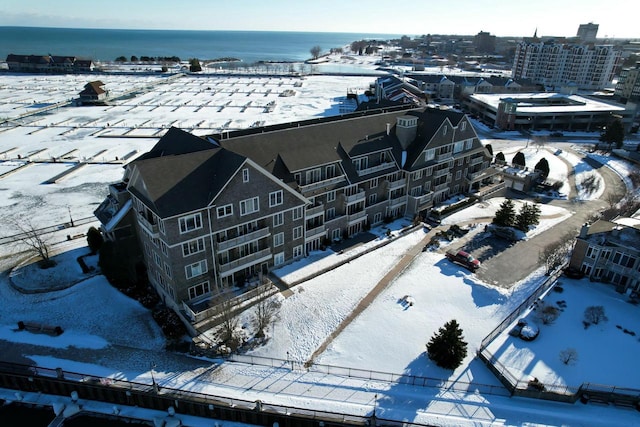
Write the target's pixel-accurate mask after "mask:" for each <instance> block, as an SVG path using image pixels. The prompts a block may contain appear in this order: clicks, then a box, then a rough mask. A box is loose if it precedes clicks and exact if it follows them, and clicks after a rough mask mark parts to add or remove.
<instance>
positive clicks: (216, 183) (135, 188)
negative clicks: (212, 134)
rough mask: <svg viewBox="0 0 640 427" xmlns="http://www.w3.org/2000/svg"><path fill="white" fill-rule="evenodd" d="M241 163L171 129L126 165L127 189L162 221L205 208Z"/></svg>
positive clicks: (214, 147) (232, 155)
mask: <svg viewBox="0 0 640 427" xmlns="http://www.w3.org/2000/svg"><path fill="white" fill-rule="evenodd" d="M196 140H199V141H201V142H202V143H200V142H199V141H196ZM183 142H184V143H185V144H184V145H183V144H182V143H183ZM245 160H246V158H245V157H243V156H240V155H238V154H236V153H233V152H230V151H228V150H225V149H223V148H220V147H216V146H215V145H213V144H211V143H209V142H206V141H204V140H202V139H200V138H198V137H195V136H193V135H191V134H189V133H187V132H184V131H180V130H178V129H175V128H172V129H171V130H170V131H169V132H167V134H166V135H165V136H164V137H162V139H161V140H160V141H159V142H158V143H157V144H156V145H155V146H154V147H153V148H152V149H151V151H150V152H148V153H146V154H145V155H144V156H142V157H140V158H139V159H137V160H135V161H134V162H133V163H132V164H131V165H130V166H129V168H131V169H132V171H133V173H131V174H130V175H129V176H130V177H131V178H130V179H131V181H130V182H129V187H128V189H129V191H131V193H133V194H134V195H136V196H137V197H139V198H140V199H141V200H143V201H144V202H145V204H146V205H147V206H149V208H150V209H151V210H153V211H154V212H155V213H156V214H157V215H158V216H160V217H161V218H166V217H169V216H173V215H177V214H179V213H182V212H189V211H193V210H196V209H201V208H203V207H205V206H207V205H208V204H209V203H210V202H211V201H212V200H213V198H214V197H215V196H216V195H217V194H218V193H219V192H220V190H222V188H223V187H224V185H226V183H227V182H228V181H229V179H230V178H231V177H232V176H233V175H234V174H235V173H236V172H237V170H238V169H239V168H240V166H241V165H242V164H243V163H244V162H245Z"/></svg>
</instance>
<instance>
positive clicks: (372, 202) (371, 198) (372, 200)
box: [369, 194, 378, 206]
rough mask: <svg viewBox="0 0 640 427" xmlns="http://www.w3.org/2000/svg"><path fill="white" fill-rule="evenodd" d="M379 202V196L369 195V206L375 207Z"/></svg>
mask: <svg viewBox="0 0 640 427" xmlns="http://www.w3.org/2000/svg"><path fill="white" fill-rule="evenodd" d="M377 201H378V195H377V194H370V195H369V206H371V205H375V204H376V202H377Z"/></svg>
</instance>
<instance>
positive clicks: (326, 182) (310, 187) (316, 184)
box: [300, 175, 346, 193]
mask: <svg viewBox="0 0 640 427" xmlns="http://www.w3.org/2000/svg"><path fill="white" fill-rule="evenodd" d="M345 179H346V178H345V176H344V175H339V176H336V177H333V178H329V179H325V180H322V181H318V182H314V183H311V184H307V185H301V186H300V191H302V192H303V193H306V192H308V191H314V190H317V189H318V188H322V187H327V186H329V185H334V184H338V183H340V182H342V181H344V180H345Z"/></svg>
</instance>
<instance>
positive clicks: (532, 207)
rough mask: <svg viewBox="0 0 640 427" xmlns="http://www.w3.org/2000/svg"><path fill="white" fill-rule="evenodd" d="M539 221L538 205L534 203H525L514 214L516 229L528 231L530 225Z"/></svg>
mask: <svg viewBox="0 0 640 427" xmlns="http://www.w3.org/2000/svg"><path fill="white" fill-rule="evenodd" d="M539 223H540V207H539V206H538V205H536V204H530V203H525V204H523V205H522V207H521V208H520V212H518V215H517V216H516V220H515V226H516V228H517V229H518V230H521V231H524V232H525V233H526V232H527V231H529V227H531V226H532V225H534V226H535V225H538V224H539Z"/></svg>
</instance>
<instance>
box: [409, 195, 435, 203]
mask: <svg viewBox="0 0 640 427" xmlns="http://www.w3.org/2000/svg"><path fill="white" fill-rule="evenodd" d="M409 197H411V199H413V200H414V202H415V203H416V205H417V206H422V205H425V204H427V203H429V202H431V200H432V199H433V192H429V193H427V194H423V195H422V196H409Z"/></svg>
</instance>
